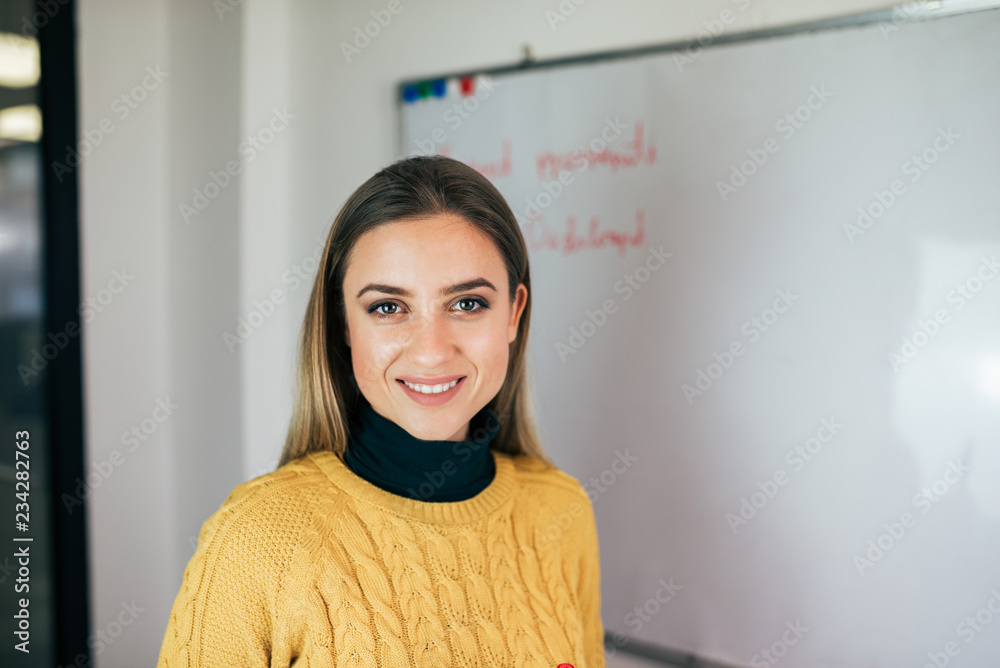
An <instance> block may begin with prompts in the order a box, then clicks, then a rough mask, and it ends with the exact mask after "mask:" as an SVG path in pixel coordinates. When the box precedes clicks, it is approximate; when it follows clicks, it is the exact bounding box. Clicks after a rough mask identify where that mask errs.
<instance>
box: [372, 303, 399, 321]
mask: <svg viewBox="0 0 1000 668" xmlns="http://www.w3.org/2000/svg"><path fill="white" fill-rule="evenodd" d="M383 309H387V310H383ZM368 312H369V313H371V314H372V315H374V316H375V317H377V318H388V317H390V316H394V315H396V314H397V313H398V312H399V304H397V303H396V302H378V303H377V304H372V305H371V306H370V307H369V308H368Z"/></svg>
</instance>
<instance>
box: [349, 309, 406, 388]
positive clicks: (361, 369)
mask: <svg viewBox="0 0 1000 668" xmlns="http://www.w3.org/2000/svg"><path fill="white" fill-rule="evenodd" d="M349 322H350V328H351V348H350V353H351V365H352V367H353V368H354V377H355V378H357V380H358V384H359V385H361V386H364V385H365V384H366V382H373V381H375V380H376V379H378V378H381V377H382V376H383V374H384V372H385V368H386V367H387V366H389V365H390V364H391V363H392V361H393V360H394V359H396V358H397V357H398V356H399V351H400V350H401V347H400V345H399V343H398V342H397V341H396V337H394V336H391V335H390V334H389V331H388V330H386V329H383V330H380V329H379V328H377V327H365V323H364V322H360V323H358V322H356V321H355V320H353V319H352V320H350V321H349Z"/></svg>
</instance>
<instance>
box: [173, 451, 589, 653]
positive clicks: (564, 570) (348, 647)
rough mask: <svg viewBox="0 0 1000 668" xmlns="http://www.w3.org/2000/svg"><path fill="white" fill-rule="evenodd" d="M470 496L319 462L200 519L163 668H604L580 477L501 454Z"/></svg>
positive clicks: (247, 490)
mask: <svg viewBox="0 0 1000 668" xmlns="http://www.w3.org/2000/svg"><path fill="white" fill-rule="evenodd" d="M493 455H494V458H495V461H496V476H495V477H494V479H493V481H492V482H491V483H490V485H489V486H488V487H487V488H486V489H484V490H483V491H482V492H480V493H479V494H477V495H476V496H474V497H472V498H471V499H467V500H465V501H456V502H450V503H430V502H425V501H417V500H413V499H408V498H405V497H402V496H398V495H395V494H392V493H390V492H387V491H384V490H382V489H380V488H378V487H376V486H374V485H372V484H370V483H369V482H367V481H366V480H364V479H362V478H360V477H358V476H357V475H355V474H354V473H353V472H351V470H350V469H348V468H347V466H346V465H345V464H344V463H343V462H342V461H341V460H340V459H339V458H338V457H337V456H335V455H334V454H332V453H329V452H322V453H312V454H309V455H306V456H304V457H301V458H299V459H297V460H295V461H292V462H290V463H288V464H286V465H285V466H283V467H281V468H279V469H278V470H276V471H274V472H272V473H268V474H266V475H263V476H260V477H258V478H255V479H253V480H251V481H249V482H246V483H243V484H242V485H239V486H238V487H237V488H236V489H235V490H233V492H232V494H230V496H229V498H228V499H226V501H225V502H224V503H223V504H222V506H221V507H220V508H219V510H217V511H216V512H215V513H214V514H213V515H212V516H211V517H210V518H209V519H208V520H207V521H206V522H205V524H204V525H203V526H202V529H201V534H200V535H199V538H198V548H197V550H196V551H195V554H194V556H193V557H192V558H191V561H190V562H189V563H188V565H187V568H186V569H185V571H184V581H183V583H182V584H181V588H180V591H179V592H178V594H177V598H176V600H175V601H174V605H173V610H172V611H171V614H170V621H169V623H168V625H167V629H166V633H165V635H164V639H163V645H162V647H161V649H160V656H159V661H158V663H157V668H175V667H176V668H195V667H198V668H265V667H269V668H273V667H275V666H295V667H296V668H304V667H306V666H308V667H310V668H319V667H322V668H334V667H336V668H342V667H344V666H358V667H362V666H363V667H365V668H390V667H391V668H396V667H397V666H398V667H404V666H419V667H421V668H423V667H428V668H444V667H447V666H452V667H454V668H470V667H472V666H482V667H484V668H499V667H500V666H510V667H512V668H513V667H516V668H529V667H530V668H534V667H536V666H537V667H538V668H557V666H559V665H560V664H570V665H572V666H573V667H574V668H603V667H604V651H603V635H604V631H603V626H602V623H601V617H600V588H599V584H600V575H599V562H598V543H597V531H596V527H595V525H594V515H593V510H592V508H591V505H590V500H589V499H588V498H587V494H586V493H585V492H584V490H583V488H582V487H581V486H580V484H579V483H578V482H577V481H576V480H575V479H574V478H572V477H571V476H569V475H567V474H566V473H563V472H561V471H559V470H555V469H546V468H545V467H544V466H543V465H542V464H541V463H540V462H539V461H538V460H536V459H534V458H531V457H526V456H520V457H513V456H510V455H505V454H502V453H499V452H495V451H493Z"/></svg>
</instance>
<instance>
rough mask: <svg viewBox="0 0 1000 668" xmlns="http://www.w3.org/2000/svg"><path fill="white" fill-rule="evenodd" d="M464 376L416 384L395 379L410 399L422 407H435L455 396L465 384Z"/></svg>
mask: <svg viewBox="0 0 1000 668" xmlns="http://www.w3.org/2000/svg"><path fill="white" fill-rule="evenodd" d="M465 379H466V376H453V377H452V378H451V379H436V378H435V379H427V380H438V381H439V382H437V383H433V384H432V383H417V382H410V381H409V380H404V379H402V378H397V379H396V382H397V383H399V385H400V387H402V388H403V391H404V392H405V393H406V394H407V396H409V397H410V398H411V399H413V400H414V401H416V402H417V403H418V404H421V405H423V406H437V405H440V404H443V403H445V402H447V401H449V400H451V398H452V397H454V396H455V395H456V394H458V391H459V390H460V389H461V388H462V386H463V385H464V384H465Z"/></svg>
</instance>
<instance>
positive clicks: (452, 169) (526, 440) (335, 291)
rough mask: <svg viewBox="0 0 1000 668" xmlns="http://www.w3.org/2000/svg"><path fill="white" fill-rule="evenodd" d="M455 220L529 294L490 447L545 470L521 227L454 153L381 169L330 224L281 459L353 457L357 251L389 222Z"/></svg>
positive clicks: (496, 403) (493, 405) (513, 285)
mask: <svg viewBox="0 0 1000 668" xmlns="http://www.w3.org/2000/svg"><path fill="white" fill-rule="evenodd" d="M441 214H454V215H457V216H460V217H461V218H463V219H465V220H466V221H468V222H469V223H471V224H472V225H475V226H476V227H477V228H479V230H480V231H482V232H484V233H485V234H486V235H487V236H488V237H489V238H490V239H491V240H492V241H493V243H494V244H496V247H497V250H499V251H500V255H501V256H502V257H503V260H504V264H505V265H506V267H507V280H508V285H509V290H510V298H511V300H512V301H513V299H514V296H515V293H516V291H517V286H518V284H519V283H523V284H524V286H525V287H526V288H527V289H528V297H527V302H526V304H525V306H524V311H523V313H522V314H521V320H520V322H519V323H518V331H517V338H515V339H514V341H513V342H512V343H511V344H510V350H509V353H510V354H509V358H508V362H507V375H506V377H505V379H504V383H503V386H502V387H501V388H500V391H499V392H498V393H497V395H496V397H494V398H493V399H492V400H490V403H489V404H487V406H488V407H489V408H490V409H491V410H492V411H493V412H494V413H496V414H497V416H499V418H500V429H499V431H498V432H497V434H496V436H495V437H494V438H493V439H492V441H491V442H490V448H491V449H493V450H498V451H500V452H505V453H509V454H513V455H531V456H533V457H536V458H537V459H539V460H541V461H542V462H544V463H545V464H548V465H550V466H551V465H552V462H551V461H550V460H549V459H548V458H547V457H546V456H545V454H544V452H543V449H542V445H541V441H540V439H539V437H538V432H537V429H536V426H535V420H534V410H533V407H532V404H531V397H530V391H529V378H528V370H527V344H528V326H529V323H530V320H531V277H530V274H529V271H528V249H527V246H526V245H525V242H524V237H523V236H522V235H521V229H520V227H518V224H517V220H516V219H515V218H514V214H513V212H512V211H511V210H510V207H509V206H508V204H507V202H506V200H504V198H503V195H501V194H500V191H498V190H497V189H496V187H495V186H494V185H493V184H492V183H490V182H489V180H487V179H486V177H484V176H483V175H482V174H480V173H479V172H477V171H476V170H475V169H473V168H472V167H469V166H468V165H466V164H464V163H461V162H459V161H457V160H453V159H451V158H447V157H444V156H414V157H410V158H405V159H402V160H399V161H397V162H395V163H393V164H391V165H389V166H388V167H386V168H384V169H382V170H380V171H379V172H378V173H377V174H375V175H374V176H372V177H371V178H370V179H368V180H367V181H365V182H364V183H363V184H361V186H360V187H359V188H358V189H357V190H355V191H354V192H353V193H352V194H351V196H350V197H348V198H347V201H346V202H344V206H343V207H342V208H341V210H340V213H338V214H337V217H336V218H335V219H334V221H333V225H332V226H331V227H330V232H329V235H328V236H327V240H326V248H325V249H324V251H323V257H322V259H321V260H320V269H319V271H318V272H317V274H316V280H315V282H314V283H313V289H312V294H311V295H310V296H309V303H308V304H307V305H306V315H305V319H304V321H303V323H302V332H301V338H300V341H299V351H298V362H297V366H298V369H297V373H296V391H295V403H294V406H293V407H292V417H291V421H290V423H289V426H288V435H287V436H286V437H285V446H284V449H283V451H282V453H281V459H280V460H279V462H278V465H279V466H282V465H284V464H286V463H288V462H290V461H292V460H293V459H296V458H298V457H302V456H303V455H306V454H308V453H310V452H320V451H331V452H333V453H335V454H336V455H338V456H341V455H343V453H344V451H345V449H346V447H347V434H348V424H349V423H350V420H349V418H350V415H351V412H352V411H354V410H356V409H357V402H358V398H359V395H360V390H359V388H358V385H357V382H356V380H355V378H354V374H353V368H352V365H351V357H350V348H349V347H348V346H347V343H346V342H345V340H344V330H345V322H346V315H345V304H344V295H343V284H344V273H345V270H346V268H347V261H348V259H349V257H350V254H351V249H352V248H353V247H354V244H355V243H356V242H357V240H358V239H359V238H360V237H361V235H362V234H364V233H365V232H367V231H369V230H372V229H374V228H376V227H378V226H379V225H384V224H385V223H391V222H395V221H399V220H404V219H408V218H410V219H412V218H424V217H429V216H436V215H441Z"/></svg>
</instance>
